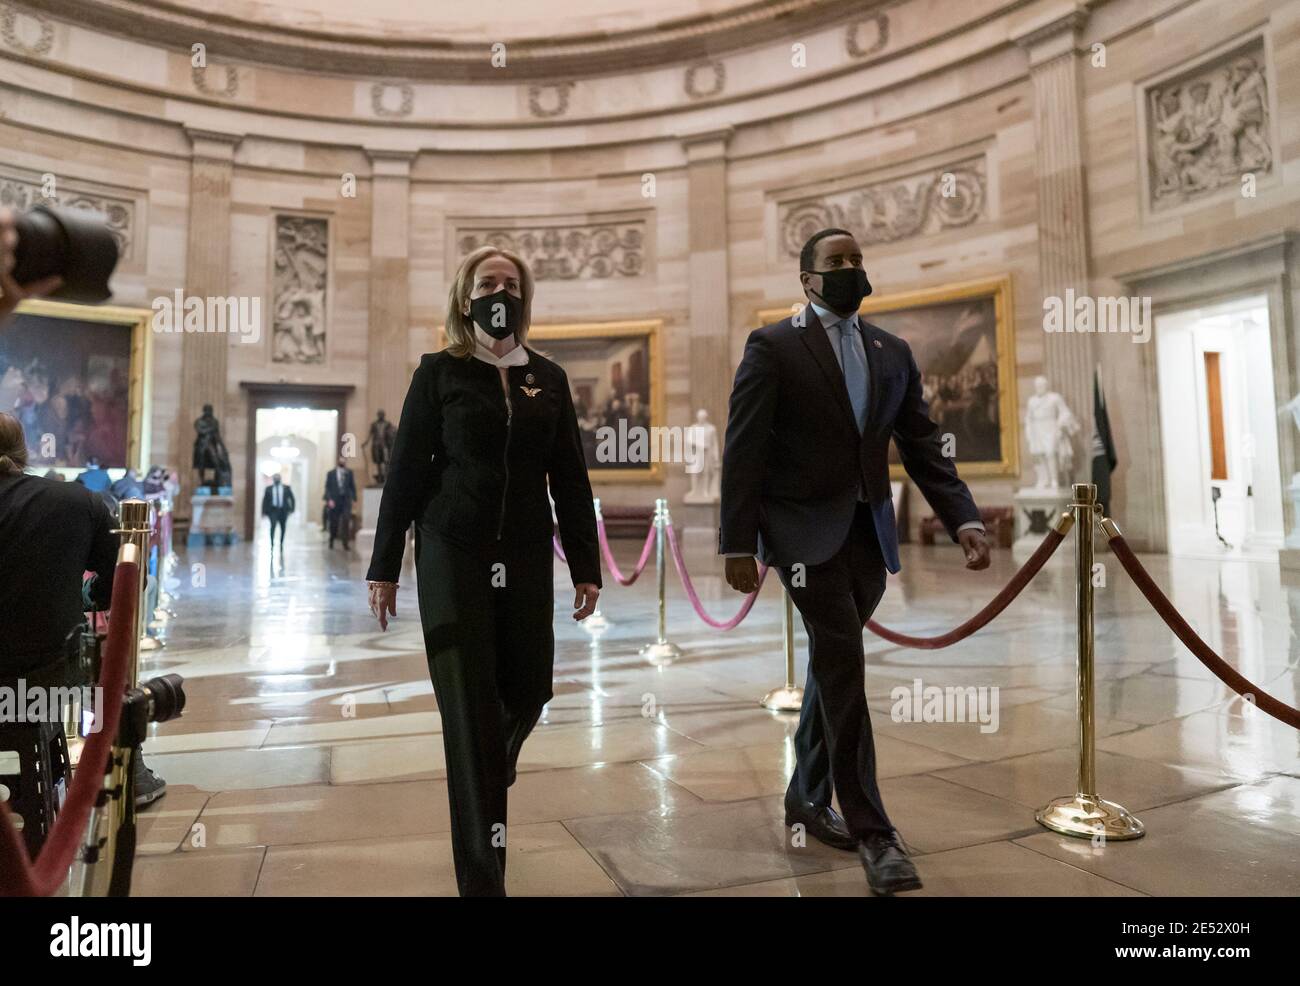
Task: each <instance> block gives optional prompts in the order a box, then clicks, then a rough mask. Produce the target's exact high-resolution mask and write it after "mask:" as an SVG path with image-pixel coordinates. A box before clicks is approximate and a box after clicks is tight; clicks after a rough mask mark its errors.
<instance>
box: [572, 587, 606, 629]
mask: <svg viewBox="0 0 1300 986" xmlns="http://www.w3.org/2000/svg"><path fill="white" fill-rule="evenodd" d="M574 588H575V589H576V590H577V595H576V596H574V597H573V618H574V619H575V620H578V621H582V620H585V619H586V618H587V617H588V616H590V615H591V614H592V613H594V612H596V601H597V600H598V599H600V590H599V589H597V588H596V585H595V583H593V582H582V583H580V584H579V585H577V586H575V587H574Z"/></svg>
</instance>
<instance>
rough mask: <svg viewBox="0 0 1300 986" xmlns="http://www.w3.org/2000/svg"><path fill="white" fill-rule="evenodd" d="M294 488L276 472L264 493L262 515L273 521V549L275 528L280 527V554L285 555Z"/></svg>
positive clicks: (273, 548) (273, 545)
mask: <svg viewBox="0 0 1300 986" xmlns="http://www.w3.org/2000/svg"><path fill="white" fill-rule="evenodd" d="M293 508H294V502H293V490H292V489H291V488H290V487H289V484H288V483H286V482H284V481H283V480H282V479H281V478H280V474H279V473H276V474H275V475H274V476H273V477H272V478H271V485H270V486H268V487H267V488H266V492H265V493H263V494H262V516H263V517H266V518H268V519H269V520H270V521H271V550H272V551H274V550H275V528H276V526H277V525H278V526H279V528H280V555H281V556H282V557H283V555H284V522H285V521H286V520H288V519H289V515H290V514H291V513H293Z"/></svg>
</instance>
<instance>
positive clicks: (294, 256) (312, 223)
mask: <svg viewBox="0 0 1300 986" xmlns="http://www.w3.org/2000/svg"><path fill="white" fill-rule="evenodd" d="M274 256H275V260H274V271H273V276H272V291H273V300H272V309H273V311H274V317H273V321H272V323H271V361H272V362H273V363H306V364H312V363H324V362H325V334H326V328H327V322H326V314H327V313H326V308H325V306H326V303H327V301H328V293H327V288H328V287H329V220H328V219H322V218H319V217H315V216H293V215H277V216H276V217H275V247H274Z"/></svg>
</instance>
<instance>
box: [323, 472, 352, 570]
mask: <svg viewBox="0 0 1300 986" xmlns="http://www.w3.org/2000/svg"><path fill="white" fill-rule="evenodd" d="M356 500H357V481H356V478H355V477H354V476H353V475H352V470H351V469H349V468H348V460H347V459H345V458H343V457H342V456H339V464H338V466H337V467H336V468H334V469H331V470H330V472H329V475H328V476H326V477H325V508H326V512H327V514H328V517H329V528H330V549H331V550H333V548H334V539H335V538H339V539H340V540H342V542H343V550H344V551H347V550H348V538H349V537H350V536H351V533H350V532H351V530H352V504H354V503H356Z"/></svg>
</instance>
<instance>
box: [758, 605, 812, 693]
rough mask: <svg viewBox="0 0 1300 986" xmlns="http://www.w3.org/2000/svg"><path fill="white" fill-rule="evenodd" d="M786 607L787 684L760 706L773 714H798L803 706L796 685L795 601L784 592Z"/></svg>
mask: <svg viewBox="0 0 1300 986" xmlns="http://www.w3.org/2000/svg"><path fill="white" fill-rule="evenodd" d="M781 598H782V599H783V600H784V602H785V605H784V608H783V610H782V615H781V639H782V642H783V643H784V644H785V684H784V685H782V686H781V687H780V688H773V689H772V690H771V691H770V692H768V693H767V694H766V695H764V696H763V701H761V702H760V703H759V704H760V705H761V706H763V708H765V709H770V710H771V711H772V712H798V711H799V709H800V708H801V707H802V706H803V689H802V688H800V687H799V686H798V685H796V684H795V683H794V600H793V599H791V598H790V593H789V591H787V590H784V589H783V590H782V592H781Z"/></svg>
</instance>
